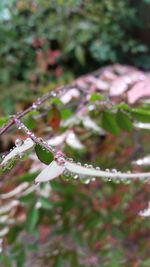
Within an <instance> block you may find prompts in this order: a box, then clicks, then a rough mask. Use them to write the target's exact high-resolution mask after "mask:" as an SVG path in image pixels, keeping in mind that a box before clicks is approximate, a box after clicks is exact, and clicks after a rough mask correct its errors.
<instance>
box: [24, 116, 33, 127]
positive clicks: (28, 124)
mask: <svg viewBox="0 0 150 267" xmlns="http://www.w3.org/2000/svg"><path fill="white" fill-rule="evenodd" d="M24 125H25V126H26V127H27V128H29V129H31V130H32V129H34V128H35V120H34V119H33V118H32V117H31V116H29V117H28V118H27V119H26V120H25V121H24Z"/></svg>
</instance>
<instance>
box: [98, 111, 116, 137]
mask: <svg viewBox="0 0 150 267" xmlns="http://www.w3.org/2000/svg"><path fill="white" fill-rule="evenodd" d="M102 127H103V128H104V129H105V130H106V131H108V132H110V133H112V134H114V135H118V134H119V127H118V125H117V123H116V120H115V117H114V115H113V114H112V113H111V112H110V111H108V110H106V111H103V114H102Z"/></svg>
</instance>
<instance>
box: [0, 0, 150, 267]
mask: <svg viewBox="0 0 150 267" xmlns="http://www.w3.org/2000/svg"><path fill="white" fill-rule="evenodd" d="M116 63H120V64H123V65H124V64H125V65H131V66H134V67H136V68H139V69H141V70H142V71H143V72H149V70H150V1H149V0H85V1H84V0H68V1H65V0H49V1H48V0H0V116H1V118H4V119H2V123H1V124H3V122H4V121H5V118H7V116H8V115H11V114H13V113H15V112H18V111H20V110H23V109H25V108H27V107H28V106H30V105H31V104H32V103H33V101H35V99H37V98H38V97H39V96H41V95H43V94H44V93H46V92H48V91H49V90H52V89H55V88H57V87H58V86H60V85H65V84H69V83H71V82H72V81H73V80H74V79H75V78H77V77H79V76H80V75H83V74H87V73H91V72H92V71H94V70H96V69H99V68H102V67H104V66H110V65H113V64H116ZM120 66H121V65H120ZM56 104H58V105H56V106H57V107H53V110H52V111H51V114H52V117H51V119H49V122H48V123H49V124H50V123H52V118H55V122H54V124H53V127H52V128H53V130H54V133H57V132H59V131H60V132H61V130H60V128H59V124H60V114H59V112H62V111H61V110H59V103H56ZM50 116H51V115H50ZM61 116H62V117H63V118H68V117H69V115H68V113H67V115H66V111H65V112H64V113H61ZM96 116H98V114H97V115H96ZM27 123H28V125H29V127H31V128H32V129H33V130H35V131H36V132H37V134H38V135H39V136H42V137H43V138H44V136H45V135H47V132H46V133H45V132H44V133H43V132H42V130H41V129H40V127H43V128H42V129H45V128H44V127H45V126H44V123H47V121H46V120H45V121H44V122H43V121H42V122H41V121H40V123H39V124H38V125H35V123H34V121H33V120H31V118H29V121H28V122H27ZM43 131H44V130H43ZM76 132H77V134H78V135H79V136H80V135H81V136H82V135H84V134H86V136H87V137H88V138H87V140H84V138H83V142H84V144H85V146H86V147H87V150H86V151H80V152H79V151H76V150H74V149H72V148H70V147H69V146H68V145H66V146H65V148H64V151H65V152H66V153H67V155H69V156H71V157H73V158H74V159H78V160H79V161H81V162H88V163H91V162H92V163H93V164H95V163H96V164H97V165H100V166H102V168H113V167H119V168H121V169H122V170H125V171H126V170H127V169H128V168H130V169H131V168H133V166H132V165H131V161H132V160H135V159H137V158H139V157H141V156H143V155H144V154H148V153H149V149H150V145H149V144H150V137H149V134H148V132H147V131H144V130H142V131H141V132H140V133H139V132H138V133H137V130H133V131H131V132H126V131H123V132H121V134H120V135H119V136H117V137H115V136H114V135H113V134H111V133H109V134H107V135H103V134H102V135H101V136H97V135H96V134H95V133H94V134H92V135H89V133H88V134H87V132H84V131H83V129H82V131H81V129H78V128H77V129H76ZM18 135H20V137H22V136H21V134H20V133H18V132H17V133H16V132H15V131H13V132H12V133H8V134H6V135H4V136H3V137H2V139H0V145H1V152H4V151H8V150H9V149H10V148H12V146H13V143H14V141H15V139H16V138H18ZM31 162H32V163H31ZM39 165H40V163H38V162H37V160H35V158H32V161H31V159H28V158H26V160H25V162H22V161H21V162H20V163H18V164H17V165H16V167H15V168H12V169H11V170H9V172H10V173H8V172H6V173H4V174H2V175H1V193H3V192H5V193H7V192H8V191H10V190H13V189H14V188H16V187H17V186H18V185H21V186H22V184H23V183H24V182H28V183H29V184H28V186H29V188H30V186H31V185H32V183H33V181H34V178H35V177H36V175H37V172H38V170H39V169H40V168H41V166H39ZM10 168H11V167H10ZM136 168H137V169H136ZM136 168H134V170H139V171H141V169H142V168H141V167H139V166H138V167H136ZM31 169H32V171H31ZM29 170H30V171H29ZM146 170H148V167H147V168H146ZM10 181H11V183H10ZM40 190H41V191H40V193H39V191H38V192H37V191H36V192H30V191H29V192H28V193H27V194H26V195H19V196H18V197H17V201H18V203H19V205H18V204H17V205H18V206H17V208H16V206H15V210H14V209H12V211H11V214H9V216H10V217H9V219H10V218H11V220H10V223H9V231H8V232H7V231H6V232H7V235H6V236H5V235H4V240H3V241H4V247H5V253H2V254H1V256H0V261H1V263H0V266H2V267H14V266H15V267H23V266H25V267H29V266H31V264H32V266H33V267H42V266H44V267H51V266H52V267H53V266H54V267H100V266H101V267H105V266H106V267H119V266H123V267H149V266H150V226H149V225H150V223H149V219H147V218H141V217H140V216H139V215H138V212H139V211H140V210H141V209H144V208H146V207H147V205H148V201H149V199H150V193H149V186H148V185H144V184H142V183H141V182H136V183H134V184H130V185H124V184H114V183H104V182H103V181H95V182H94V183H91V184H87V185H85V184H81V183H80V182H78V181H76V182H74V181H70V180H69V181H66V179H65V178H64V179H57V180H54V181H52V182H51V184H47V185H43V187H41V189H40ZM13 198H14V199H15V194H14V195H13ZM13 198H11V201H12V199H13ZM5 201H6V200H5V199H1V198H0V204H1V206H3V205H4V204H8V203H7V201H6V203H5ZM38 201H40V203H41V204H40V205H41V206H40V210H39V209H38V212H37V209H35V206H36V205H37V202H38ZM9 207H10V206H9ZM6 210H8V211H10V209H9V208H8V209H6ZM2 213H3V212H2V211H1V208H0V230H3V229H4V226H5V224H6V221H7V220H8V217H5V218H4V217H3V219H2V218H1V216H2V215H1V214H2ZM0 233H1V232H0ZM1 240H2V239H0V242H1Z"/></svg>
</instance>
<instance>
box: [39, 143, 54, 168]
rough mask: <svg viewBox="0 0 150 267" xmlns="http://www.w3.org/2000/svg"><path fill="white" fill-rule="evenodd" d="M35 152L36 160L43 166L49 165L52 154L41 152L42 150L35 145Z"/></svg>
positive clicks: (45, 151)
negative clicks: (43, 164)
mask: <svg viewBox="0 0 150 267" xmlns="http://www.w3.org/2000/svg"><path fill="white" fill-rule="evenodd" d="M35 152H36V155H37V157H38V159H39V160H40V161H41V162H43V163H45V164H47V165H48V164H50V163H51V162H52V160H53V155H52V153H50V152H49V151H48V150H43V148H42V147H41V146H40V145H39V144H37V145H36V146H35Z"/></svg>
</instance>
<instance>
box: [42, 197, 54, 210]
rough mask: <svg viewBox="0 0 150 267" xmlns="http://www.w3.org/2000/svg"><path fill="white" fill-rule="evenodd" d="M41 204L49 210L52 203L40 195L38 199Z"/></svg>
mask: <svg viewBox="0 0 150 267" xmlns="http://www.w3.org/2000/svg"><path fill="white" fill-rule="evenodd" d="M39 201H40V203H41V205H42V208H44V209H46V210H49V209H51V208H52V206H53V205H52V203H51V202H50V201H49V200H48V199H47V198H45V197H40V199H39Z"/></svg>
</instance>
